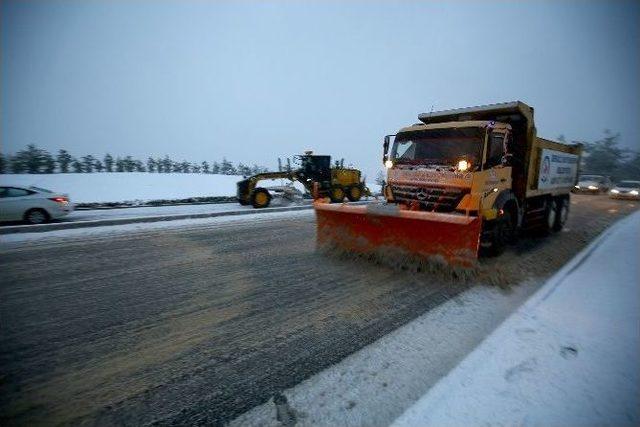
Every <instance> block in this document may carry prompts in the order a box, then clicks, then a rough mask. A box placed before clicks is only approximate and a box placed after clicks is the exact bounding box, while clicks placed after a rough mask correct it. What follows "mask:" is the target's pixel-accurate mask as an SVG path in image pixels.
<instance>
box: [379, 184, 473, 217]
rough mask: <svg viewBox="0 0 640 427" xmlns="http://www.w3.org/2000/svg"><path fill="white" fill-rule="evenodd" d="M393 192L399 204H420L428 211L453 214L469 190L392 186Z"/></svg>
mask: <svg viewBox="0 0 640 427" xmlns="http://www.w3.org/2000/svg"><path fill="white" fill-rule="evenodd" d="M391 191H392V192H393V197H394V199H395V200H396V201H398V202H403V203H413V202H418V203H419V204H420V207H421V208H422V209H423V210H426V211H434V212H452V211H454V210H455V208H456V206H458V204H460V201H461V200H462V198H463V197H464V195H465V194H467V193H468V192H469V189H462V188H434V187H417V186H408V185H392V186H391Z"/></svg>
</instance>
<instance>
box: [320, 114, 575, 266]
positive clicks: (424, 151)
mask: <svg viewBox="0 0 640 427" xmlns="http://www.w3.org/2000/svg"><path fill="white" fill-rule="evenodd" d="M419 119H420V120H421V121H422V123H420V124H415V125H412V126H408V127H405V128H403V129H401V130H400V131H399V132H398V133H397V134H396V135H390V136H387V137H385V140H384V144H383V163H384V165H385V167H386V169H387V184H386V186H385V188H384V190H383V191H384V196H385V199H386V203H385V204H371V205H367V206H346V205H342V206H336V205H327V204H322V203H316V204H315V210H316V217H317V240H318V243H319V246H333V247H337V248H340V249H343V250H346V251H348V252H356V253H373V254H376V253H379V254H380V256H382V257H385V256H388V255H389V254H390V253H393V255H394V256H396V257H397V256H398V254H401V255H402V256H407V257H419V258H426V259H430V260H436V261H438V262H442V261H445V262H447V263H451V264H457V265H463V266H469V265H472V264H473V263H474V262H475V260H476V259H477V257H478V254H479V252H480V251H482V252H484V253H486V254H489V255H497V254H500V253H501V252H502V251H503V250H504V248H505V246H506V245H507V244H508V243H511V242H513V241H514V240H515V239H516V238H517V236H518V234H519V232H520V231H521V230H523V229H525V228H537V229H539V230H541V231H542V232H544V233H551V232H554V231H558V230H560V229H561V228H562V227H563V225H564V223H565V221H566V220H567V216H568V212H569V194H570V190H571V188H572V187H573V185H574V184H575V181H576V179H577V173H578V164H579V158H580V154H581V146H580V145H565V144H560V143H557V142H553V141H549V140H545V139H542V138H538V137H537V136H536V128H535V125H534V121H533V108H531V107H529V106H528V105H526V104H524V103H522V102H510V103H503V104H493V105H487V106H480V107H471V108H462V109H456V110H449V111H441V112H434V113H429V114H421V115H420V116H419Z"/></svg>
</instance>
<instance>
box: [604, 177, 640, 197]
mask: <svg viewBox="0 0 640 427" xmlns="http://www.w3.org/2000/svg"><path fill="white" fill-rule="evenodd" d="M609 197H611V198H612V199H635V200H640V181H620V182H619V183H617V184H616V185H615V187H613V188H612V189H611V190H610V191H609Z"/></svg>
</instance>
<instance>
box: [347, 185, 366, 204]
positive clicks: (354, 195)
mask: <svg viewBox="0 0 640 427" xmlns="http://www.w3.org/2000/svg"><path fill="white" fill-rule="evenodd" d="M361 198H362V189H361V188H360V187H351V188H349V191H348V192H347V199H349V201H351V202H357V201H358V200H360V199H361Z"/></svg>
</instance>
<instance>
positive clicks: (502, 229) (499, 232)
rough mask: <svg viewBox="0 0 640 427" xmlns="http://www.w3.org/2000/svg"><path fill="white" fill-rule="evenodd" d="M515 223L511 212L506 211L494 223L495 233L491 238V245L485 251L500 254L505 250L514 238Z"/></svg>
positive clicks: (490, 254)
mask: <svg viewBox="0 0 640 427" xmlns="http://www.w3.org/2000/svg"><path fill="white" fill-rule="evenodd" d="M514 229H515V227H514V225H513V218H512V217H511V213H510V212H508V211H505V213H504V214H503V215H502V216H501V217H500V218H498V219H496V220H495V222H494V224H493V233H492V234H491V238H490V240H489V246H487V247H485V248H484V250H483V252H484V253H486V255H488V256H498V255H500V254H502V253H503V252H504V250H505V249H506V247H507V245H508V244H509V243H511V242H512V241H513V240H514Z"/></svg>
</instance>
